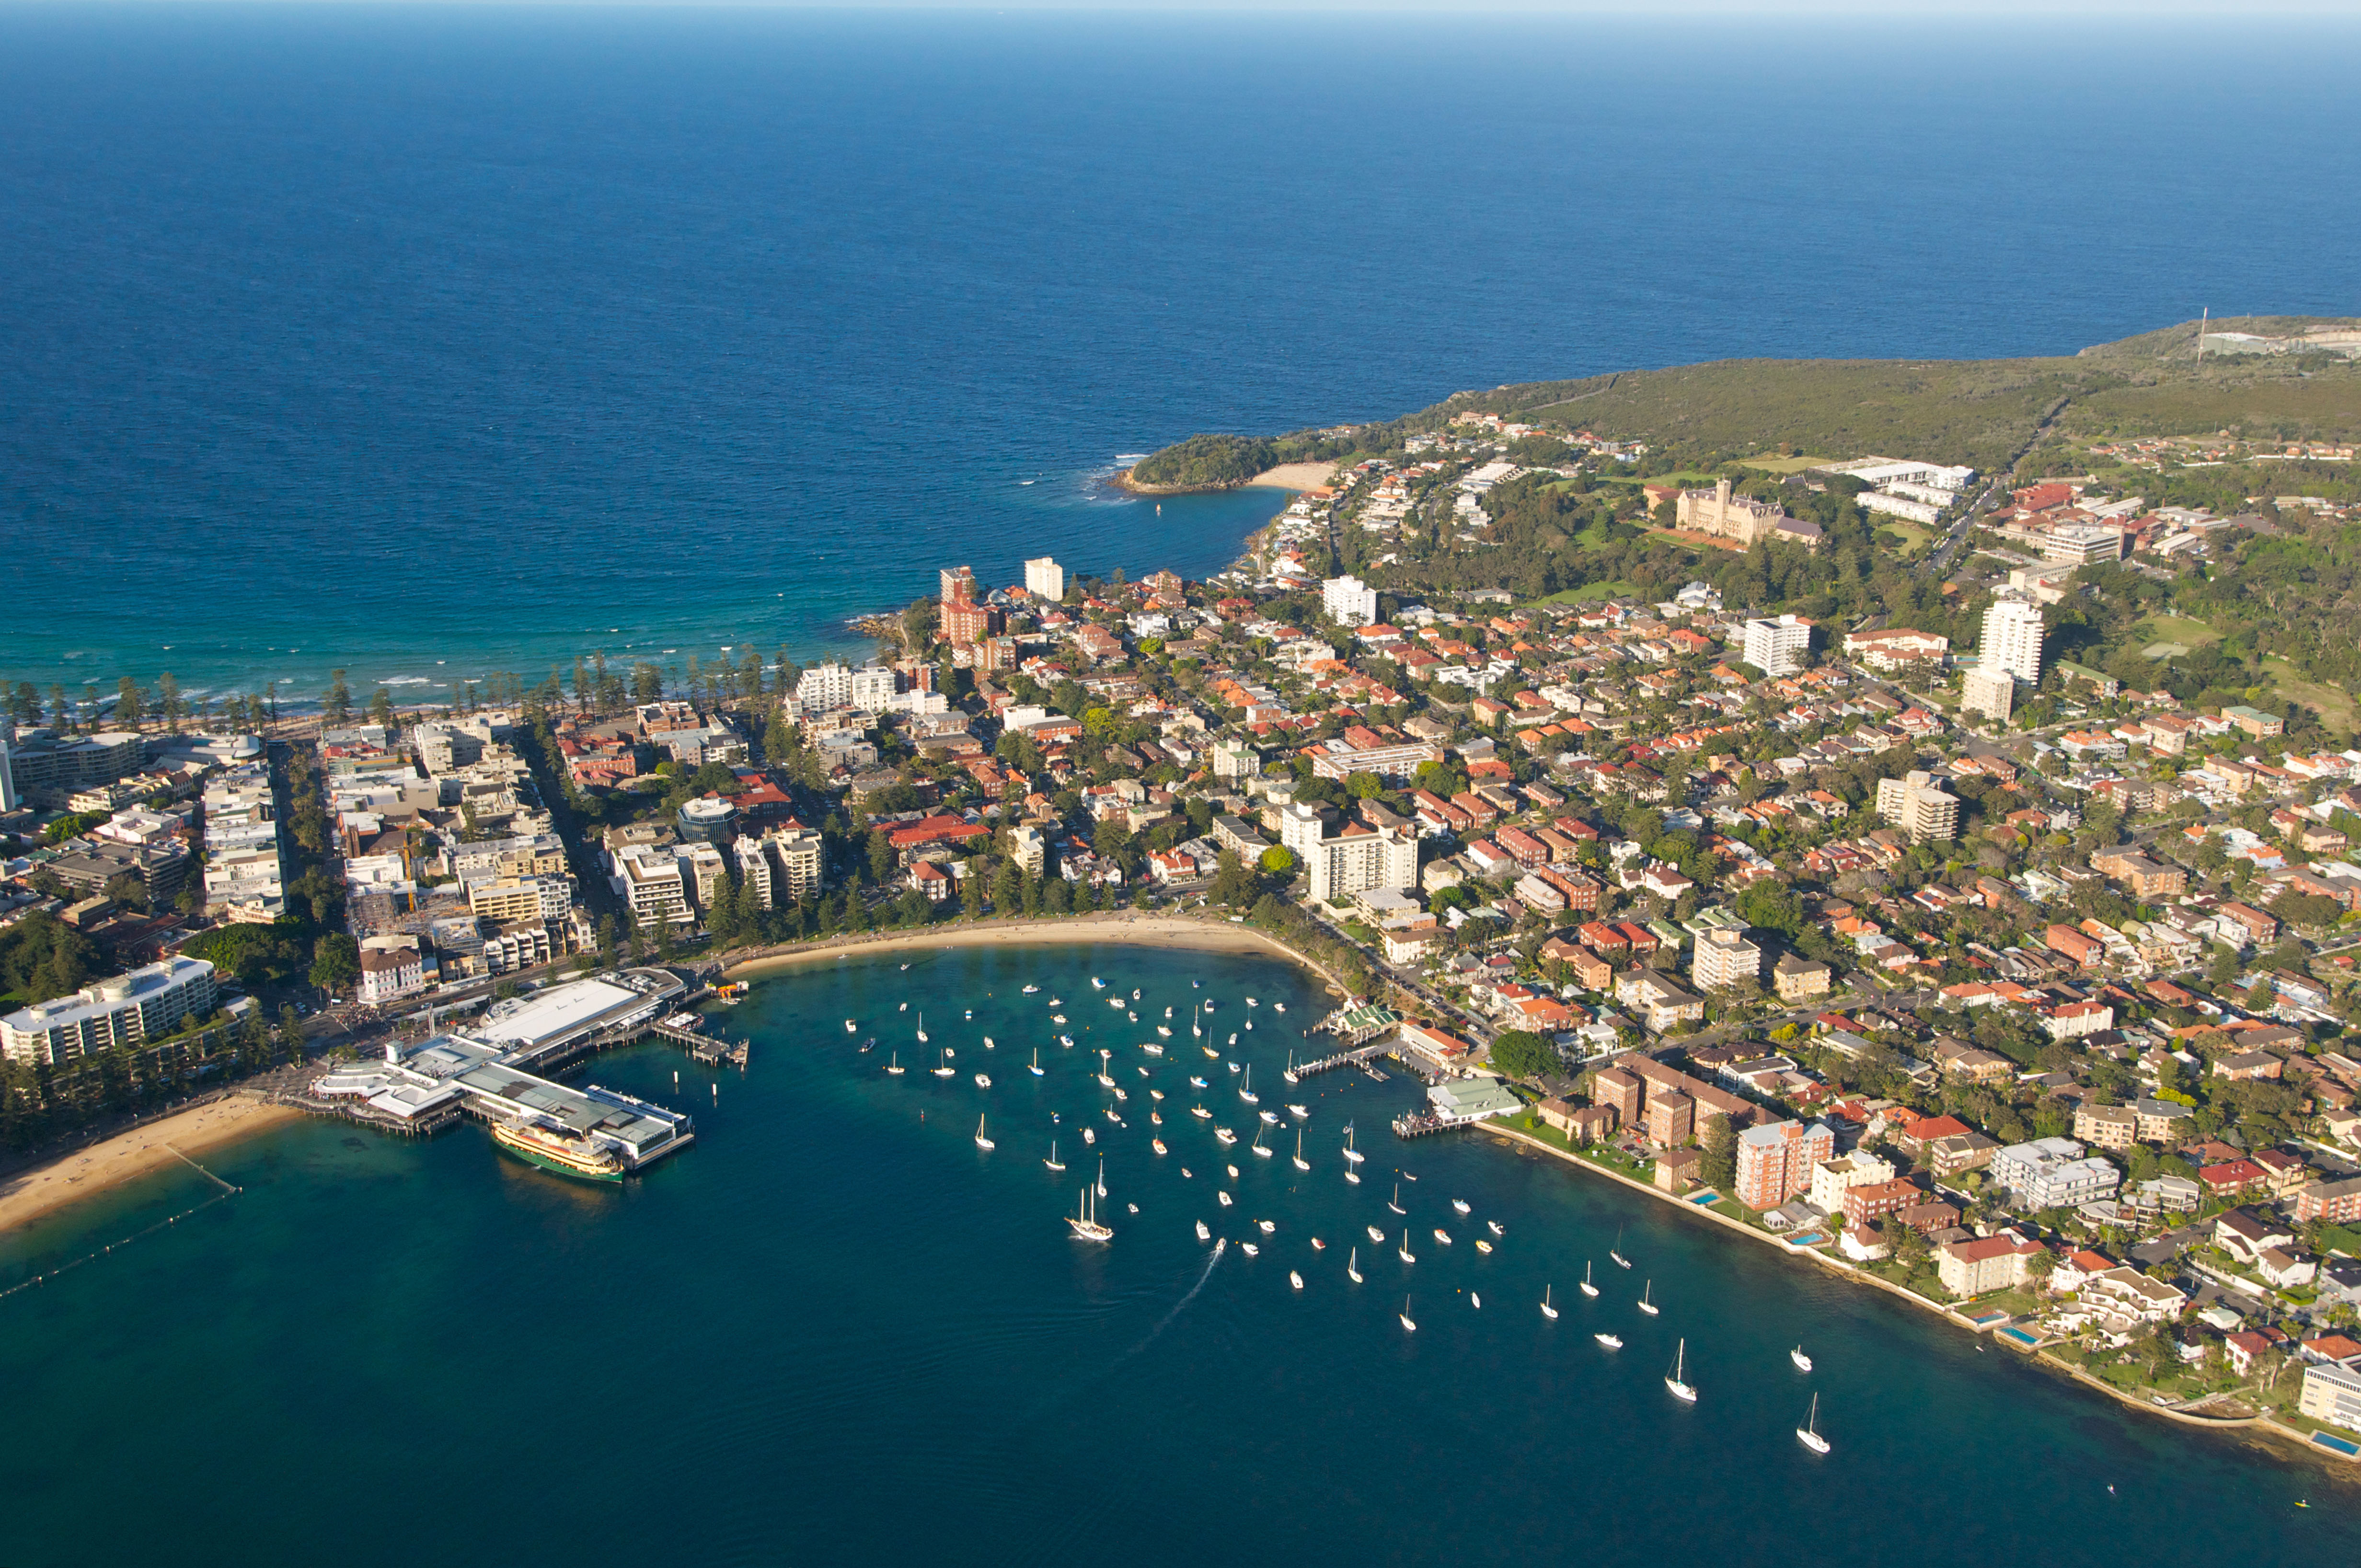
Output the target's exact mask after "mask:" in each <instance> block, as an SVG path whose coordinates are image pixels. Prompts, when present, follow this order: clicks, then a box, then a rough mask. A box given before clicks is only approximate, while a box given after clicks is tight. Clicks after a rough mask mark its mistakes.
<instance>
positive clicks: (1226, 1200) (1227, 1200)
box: [1213, 1192, 1230, 1209]
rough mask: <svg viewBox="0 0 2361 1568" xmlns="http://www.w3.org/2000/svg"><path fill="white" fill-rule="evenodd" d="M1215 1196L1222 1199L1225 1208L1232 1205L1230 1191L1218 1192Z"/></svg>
mask: <svg viewBox="0 0 2361 1568" xmlns="http://www.w3.org/2000/svg"><path fill="white" fill-rule="evenodd" d="M1213 1196H1214V1197H1216V1198H1218V1199H1220V1200H1221V1202H1222V1207H1223V1208H1224V1209H1226V1208H1228V1207H1229V1206H1230V1195H1229V1194H1228V1193H1226V1192H1216V1193H1214V1194H1213Z"/></svg>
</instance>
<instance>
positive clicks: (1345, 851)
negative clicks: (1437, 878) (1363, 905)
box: [1279, 801, 1418, 904]
mask: <svg viewBox="0 0 2361 1568" xmlns="http://www.w3.org/2000/svg"><path fill="white" fill-rule="evenodd" d="M1325 831H1326V825H1325V824H1324V823H1323V821H1322V819H1321V816H1320V812H1319V808H1318V807H1316V806H1311V805H1309V804H1307V803H1305V802H1301V801H1291V802H1290V803H1289V804H1288V805H1286V806H1282V807H1280V808H1279V842H1280V843H1281V844H1282V845H1284V846H1285V847H1286V848H1287V849H1288V850H1289V851H1290V852H1291V853H1292V854H1293V855H1294V856H1295V858H1296V859H1297V860H1299V861H1301V862H1302V863H1303V869H1304V873H1305V875H1306V877H1307V878H1308V879H1309V881H1310V883H1311V890H1312V898H1313V899H1314V900H1315V901H1317V902H1319V903H1322V904H1330V903H1335V902H1337V901H1340V900H1343V899H1347V898H1350V897H1352V896H1353V895H1354V894H1356V893H1360V892H1363V891H1365V890H1367V889H1369V888H1373V887H1387V888H1410V887H1415V886H1416V885H1417V884H1418V839H1417V837H1416V836H1415V835H1414V834H1412V833H1411V832H1409V831H1408V830H1406V829H1396V828H1370V827H1368V826H1367V825H1365V824H1363V823H1358V822H1356V823H1354V824H1352V825H1351V826H1350V827H1348V828H1345V831H1344V832H1343V833H1341V834H1339V835H1337V836H1336V837H1335V838H1334V839H1331V838H1328V837H1326V836H1325Z"/></svg>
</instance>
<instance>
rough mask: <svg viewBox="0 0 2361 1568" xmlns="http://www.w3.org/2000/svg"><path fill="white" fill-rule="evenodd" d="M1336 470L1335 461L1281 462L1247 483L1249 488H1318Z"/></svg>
mask: <svg viewBox="0 0 2361 1568" xmlns="http://www.w3.org/2000/svg"><path fill="white" fill-rule="evenodd" d="M1335 471H1336V465H1334V463H1281V464H1280V465H1279V466H1278V467H1276V468H1266V469H1264V470H1263V471H1262V472H1261V473H1259V474H1257V475H1256V476H1255V477H1253V478H1251V479H1248V480H1247V481H1246V485H1247V487H1248V488H1254V487H1257V486H1259V487H1260V488H1264V489H1271V490H1316V489H1318V488H1320V487H1321V486H1323V485H1324V484H1326V483H1327V482H1328V477H1329V476H1330V475H1332V474H1334V473H1335Z"/></svg>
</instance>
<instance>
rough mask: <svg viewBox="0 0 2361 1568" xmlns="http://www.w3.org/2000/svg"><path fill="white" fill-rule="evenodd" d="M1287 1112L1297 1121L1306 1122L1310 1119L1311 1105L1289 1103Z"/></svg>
mask: <svg viewBox="0 0 2361 1568" xmlns="http://www.w3.org/2000/svg"><path fill="white" fill-rule="evenodd" d="M1287 1113H1288V1114H1289V1115H1290V1116H1292V1117H1294V1118H1295V1119H1296V1120H1297V1121H1299V1122H1308V1121H1310V1120H1312V1107H1311V1106H1309V1105H1292V1104H1290V1106H1288V1108H1287Z"/></svg>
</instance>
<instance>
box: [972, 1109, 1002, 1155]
mask: <svg viewBox="0 0 2361 1568" xmlns="http://www.w3.org/2000/svg"><path fill="white" fill-rule="evenodd" d="M975 1146H976V1147H978V1148H980V1149H996V1148H998V1147H999V1145H998V1144H995V1143H994V1142H993V1141H992V1140H991V1139H990V1138H987V1137H985V1136H984V1135H983V1117H981V1116H978V1117H977V1118H976V1119H975Z"/></svg>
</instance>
